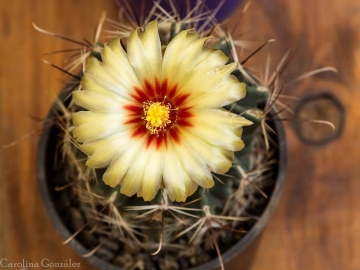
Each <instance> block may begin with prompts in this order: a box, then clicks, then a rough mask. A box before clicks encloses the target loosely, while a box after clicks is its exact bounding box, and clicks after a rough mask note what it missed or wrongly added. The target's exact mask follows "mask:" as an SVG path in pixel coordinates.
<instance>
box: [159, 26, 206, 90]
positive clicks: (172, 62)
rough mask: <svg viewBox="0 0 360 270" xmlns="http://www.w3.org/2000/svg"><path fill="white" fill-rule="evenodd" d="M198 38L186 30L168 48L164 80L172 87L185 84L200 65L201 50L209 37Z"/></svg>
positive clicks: (163, 71) (163, 74) (164, 66)
mask: <svg viewBox="0 0 360 270" xmlns="http://www.w3.org/2000/svg"><path fill="white" fill-rule="evenodd" d="M197 37H198V36H197V35H195V34H191V33H189V30H184V31H182V32H180V33H179V34H177V35H176V36H175V37H174V38H173V39H172V40H171V41H170V43H169V45H168V46H167V47H166V50H165V53H164V57H163V68H162V78H166V79H167V80H168V81H169V84H170V85H174V84H175V83H176V84H178V85H181V84H183V83H184V80H185V81H186V78H187V77H188V76H189V75H190V74H191V72H192V71H193V69H194V67H195V65H196V64H197V63H198V58H199V56H200V54H201V50H202V48H203V46H204V43H205V41H206V40H207V39H208V38H209V37H205V38H197Z"/></svg>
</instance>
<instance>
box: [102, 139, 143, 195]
mask: <svg viewBox="0 0 360 270" xmlns="http://www.w3.org/2000/svg"><path fill="white" fill-rule="evenodd" d="M143 144H144V140H140V139H138V140H135V143H134V144H133V146H132V147H131V148H128V150H127V151H126V152H125V153H124V154H123V155H121V156H120V157H118V158H117V159H115V160H113V161H112V162H111V163H110V165H109V167H108V168H107V169H106V172H105V173H104V175H103V181H104V183H105V184H107V185H109V186H111V187H115V186H117V185H118V184H121V183H122V181H123V180H124V179H125V178H126V175H127V172H128V171H129V168H130V166H131V164H132V163H133V162H134V160H135V158H137V156H138V155H139V153H140V152H139V151H140V148H141V147H142V146H143ZM135 181H136V179H135ZM127 182H128V185H132V184H133V185H134V187H133V189H134V190H137V189H139V187H140V186H141V183H139V181H136V182H134V183H129V181H127ZM120 192H121V193H123V194H125V195H128V194H130V193H128V194H126V193H124V192H123V191H121V190H120ZM128 196H131V195H128Z"/></svg>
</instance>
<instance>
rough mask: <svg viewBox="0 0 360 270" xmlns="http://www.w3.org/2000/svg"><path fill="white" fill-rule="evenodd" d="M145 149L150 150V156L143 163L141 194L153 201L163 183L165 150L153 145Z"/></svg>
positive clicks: (146, 199)
mask: <svg viewBox="0 0 360 270" xmlns="http://www.w3.org/2000/svg"><path fill="white" fill-rule="evenodd" d="M145 151H147V152H148V154H149V158H148V160H147V162H146V163H144V164H141V165H142V166H144V175H143V179H142V187H141V194H142V197H143V198H144V200H145V201H151V200H152V199H154V198H155V196H156V194H157V192H158V190H159V188H160V185H161V183H162V176H163V162H164V161H163V151H164V150H163V149H155V147H154V146H151V147H149V148H148V149H146V150H145ZM137 169H139V167H138V168H137Z"/></svg>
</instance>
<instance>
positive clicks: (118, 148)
mask: <svg viewBox="0 0 360 270" xmlns="http://www.w3.org/2000/svg"><path fill="white" fill-rule="evenodd" d="M130 135H131V130H125V131H122V132H119V133H117V136H116V138H114V139H112V140H111V141H109V142H107V143H105V144H103V145H101V146H99V147H98V148H97V149H96V150H95V151H94V153H93V154H92V155H91V156H89V158H88V160H87V161H86V166H88V167H90V168H103V167H106V166H108V165H109V164H110V162H111V161H112V160H115V159H117V158H118V157H119V156H121V155H123V154H124V153H125V152H126V151H127V150H128V149H129V148H130V147H132V145H133V144H134V143H135V140H134V139H131V138H130ZM125 141H126V143H124V142H125Z"/></svg>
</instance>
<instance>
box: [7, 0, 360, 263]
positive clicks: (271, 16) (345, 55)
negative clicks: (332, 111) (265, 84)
mask: <svg viewBox="0 0 360 270" xmlns="http://www.w3.org/2000/svg"><path fill="white" fill-rule="evenodd" d="M103 10H106V11H107V13H108V15H109V17H111V18H116V14H117V11H116V7H115V5H114V4H113V2H112V1H111V0H107V1H98V0H62V1H56V0H46V1H45V0H14V1H0V18H1V20H0V34H1V45H0V48H1V50H0V52H1V61H0V101H1V105H0V106H1V107H0V109H1V112H0V117H1V130H0V142H1V143H2V144H6V143H9V142H11V141H14V140H17V139H19V138H21V137H22V136H24V135H26V134H29V133H31V132H33V131H36V130H37V128H38V125H39V120H38V119H43V118H44V117H45V116H46V113H47V111H48V110H49V108H50V105H51V102H52V100H53V99H54V97H55V96H56V94H57V93H58V92H59V91H60V90H61V87H62V85H63V84H64V82H65V81H66V80H67V78H64V77H63V75H62V74H61V73H60V72H58V71H56V70H54V69H52V68H51V67H49V66H47V65H46V64H44V63H43V62H42V60H41V59H42V56H41V55H42V54H43V53H46V52H51V51H55V50H61V49H65V48H73V47H74V46H73V45H72V44H69V43H67V42H65V41H62V40H57V39H54V38H51V37H48V36H45V35H42V34H40V33H38V32H36V31H35V30H34V29H33V28H32V22H35V23H36V24H37V25H39V26H40V27H43V28H45V29H47V30H50V31H53V32H56V33H61V34H63V35H65V36H67V37H71V38H75V39H81V38H82V37H85V38H88V39H92V37H93V32H94V26H95V25H96V23H97V22H98V19H99V18H100V14H101V12H102V11H103ZM236 12H238V14H240V10H238V11H236ZM238 14H235V16H234V17H233V20H235V19H236V18H238V17H239V16H237V15H238ZM233 22H234V21H233ZM359 29H360V1H358V0H346V1H343V0H292V1H288V0H255V1H253V4H252V5H251V6H250V8H249V10H248V11H247V13H246V15H245V16H244V17H243V18H242V19H241V21H240V22H239V25H238V30H237V31H238V33H244V32H247V31H249V30H250V31H252V32H250V34H248V35H247V36H244V39H250V38H255V39H256V40H257V41H266V40H267V39H269V38H275V39H276V40H277V42H276V43H273V44H271V45H270V47H269V51H271V52H272V60H274V61H275V60H279V59H280V57H281V56H282V55H283V54H284V53H285V51H286V50H287V49H288V48H290V47H296V48H297V53H296V55H295V56H294V58H293V60H292V62H291V63H290V66H289V69H288V70H287V74H286V76H288V78H289V80H291V79H293V78H296V77H297V76H298V75H300V74H302V73H304V72H306V71H309V70H312V69H316V68H319V67H323V66H329V65H331V66H335V67H336V68H337V69H338V70H339V72H338V74H336V75H333V74H327V75H326V76H325V75H321V76H315V77H312V78H310V79H306V80H303V81H301V82H299V83H297V84H292V85H291V86H290V87H287V88H286V94H291V95H295V96H298V97H302V96H304V95H307V94H310V93H317V92H320V91H323V90H326V91H329V92H331V93H333V94H335V95H336V96H337V98H338V99H339V100H340V101H341V103H342V104H343V105H344V107H345V111H346V121H345V128H344V132H343V134H342V136H341V137H340V138H339V139H338V140H336V141H334V142H332V143H330V144H327V145H324V146H317V147H315V146H309V145H305V144H303V143H301V142H300V141H299V140H298V138H297V136H296V134H295V132H294V129H293V128H292V123H288V124H287V125H286V126H287V130H286V131H287V137H288V155H289V163H288V164H289V166H288V173H287V180H286V185H285V189H284V192H283V196H282V198H281V201H280V205H279V207H278V208H277V210H276V212H275V214H274V216H273V217H272V218H271V220H270V222H269V224H268V226H267V228H266V229H265V231H264V233H263V234H262V236H261V238H259V240H258V248H257V250H256V251H251V253H250V254H249V258H251V257H253V259H254V260H253V264H252V266H251V268H250V269H251V270H258V269H260V270H268V269H269V270H270V269H271V270H273V269H275V270H282V269H284V270H300V269H301V270H302V269H307V270H311V269H314V270H315V269H316V270H319V269H327V270H329V269H334V270H338V269H344V270H350V269H354V270H356V269H360V210H359V205H360V196H359V190H360V179H359V178H360V177H359V176H360V166H359V165H360V164H359V161H360V126H359V120H360V106H359V102H360V30H359ZM46 59H49V60H51V62H52V63H55V64H58V65H61V63H62V61H63V60H64V56H61V55H58V56H52V57H50V58H46ZM264 59H265V58H263V59H258V60H257V62H254V63H256V64H257V65H258V64H259V63H260V61H261V60H264ZM37 139H38V137H37V135H34V136H30V138H28V139H27V140H24V141H20V142H18V143H17V144H16V145H15V146H13V147H11V148H7V149H2V150H1V152H0V162H1V170H0V259H2V258H7V259H8V260H9V262H21V261H22V260H25V261H28V262H33V263H35V262H38V263H40V262H41V260H42V259H44V258H47V259H49V261H51V262H65V260H69V259H71V260H72V261H74V262H79V263H81V269H94V268H92V267H91V266H89V265H88V264H87V263H86V262H85V261H84V260H83V259H82V258H80V257H79V256H78V255H76V254H75V253H74V252H73V251H72V250H71V249H70V248H69V247H67V246H64V245H62V239H61V238H60V237H59V236H58V234H57V233H56V231H55V230H54V228H53V227H52V225H51V224H50V222H49V220H48V219H47V217H46V214H45V211H44V209H43V206H42V204H41V201H40V198H39V194H38V189H37V184H36V171H35V159H36V147H37ZM243 263H244V261H243V260H240V259H238V260H235V261H233V262H232V263H230V264H229V265H228V268H227V269H234V270H235V269H239V267H240V265H241V264H243Z"/></svg>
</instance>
